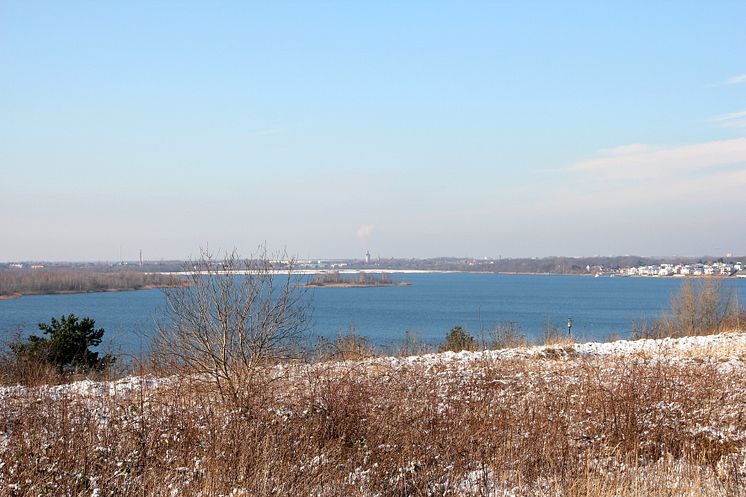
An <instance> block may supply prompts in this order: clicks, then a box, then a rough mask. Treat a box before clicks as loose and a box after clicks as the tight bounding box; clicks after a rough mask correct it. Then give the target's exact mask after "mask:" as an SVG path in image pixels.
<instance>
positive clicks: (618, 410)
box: [0, 335, 746, 497]
mask: <svg viewBox="0 0 746 497" xmlns="http://www.w3.org/2000/svg"><path fill="white" fill-rule="evenodd" d="M729 337H730V339H729V341H727V342H723V347H724V348H725V349H724V350H726V351H727V353H726V356H727V360H726V357H720V358H718V359H713V360H711V359H710V357H715V356H716V355H715V354H712V353H711V352H712V349H709V350H708V352H707V354H706V355H705V354H701V353H697V352H696V350H695V352H691V351H689V352H688V353H686V354H683V353H677V352H675V351H673V350H669V349H666V350H663V349H662V348H661V349H656V348H655V347H648V349H647V350H648V351H649V353H639V352H635V353H632V354H630V355H614V356H601V355H593V354H585V353H581V352H579V351H581V350H583V349H580V348H578V349H577V350H576V348H574V347H573V346H563V347H559V346H556V347H553V346H548V347H544V348H540V349H532V350H528V351H526V354H527V353H528V352H531V355H525V354H524V355H522V354H513V353H512V351H503V352H497V353H493V354H492V355H490V354H480V353H468V352H463V353H460V354H454V353H446V354H439V355H431V356H420V357H416V358H409V359H396V358H380V359H370V360H366V361H347V362H323V363H317V364H314V365H297V364H296V365H286V366H284V367H275V368H272V369H271V373H270V376H271V377H272V379H273V381H269V382H262V384H261V389H255V390H254V391H252V393H251V395H247V396H244V397H242V398H241V402H240V404H235V403H233V402H230V401H226V399H225V398H224V397H223V396H221V395H220V393H219V392H218V391H217V388H216V387H215V386H214V384H212V386H211V384H208V383H204V382H200V381H191V380H190V379H189V377H169V378H166V379H162V380H158V381H156V380H154V379H153V378H152V377H147V376H143V377H138V378H127V379H125V380H121V381H120V382H118V383H117V382H114V383H92V382H88V383H85V382H84V383H78V384H73V385H63V386H58V387H40V388H22V387H7V388H5V389H3V390H0V392H1V393H2V399H3V409H2V411H0V494H2V495H8V496H16V495H18V496H20V495H24V496H25V495H143V496H156V495H158V496H160V495H179V496H197V495H203V496H204V495H210V496H220V495H223V496H234V497H235V496H254V495H318V496H326V495H328V496H337V495H353V496H354V495H361V496H362V495H365V496H373V495H383V496H387V495H434V496H437V495H444V496H445V495H495V496H523V495H525V496H533V495H563V496H612V495H614V496H632V495H640V496H642V495H645V496H664V495H666V496H668V495H677V496H678V495H681V496H683V495H687V496H689V495H691V496H695V495H717V496H734V495H739V493H744V492H746V374H745V373H746V367H745V365H744V361H746V349H745V348H744V344H746V340H745V339H744V337H743V335H729ZM736 339H737V340H736ZM635 343H636V342H635ZM500 354H502V355H500ZM268 371H270V370H268ZM265 378H266V377H265Z"/></svg>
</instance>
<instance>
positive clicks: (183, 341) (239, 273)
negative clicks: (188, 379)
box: [153, 248, 309, 404]
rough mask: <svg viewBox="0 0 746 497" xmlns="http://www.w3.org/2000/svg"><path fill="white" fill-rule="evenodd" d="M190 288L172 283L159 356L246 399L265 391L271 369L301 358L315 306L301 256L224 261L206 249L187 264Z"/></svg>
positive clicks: (228, 258) (232, 256)
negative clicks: (298, 269) (299, 269)
mask: <svg viewBox="0 0 746 497" xmlns="http://www.w3.org/2000/svg"><path fill="white" fill-rule="evenodd" d="M188 269H189V271H188V278H189V283H190V285H189V286H185V287H177V288H169V289H166V290H165V291H164V293H165V296H166V305H167V307H166V313H165V314H166V315H165V316H164V317H165V320H164V322H163V323H162V324H161V325H159V328H158V332H157V335H156V338H155V341H154V347H153V350H154V353H155V357H156V359H157V360H164V361H165V362H167V365H169V366H172V367H174V368H175V369H176V371H177V372H180V373H182V374H186V375H193V376H192V377H193V378H194V379H195V380H200V379H205V380H209V381H212V382H214V383H215V384H216V385H217V387H218V389H219V391H220V392H221V394H222V396H223V398H224V399H226V400H230V401H232V402H235V403H241V404H242V403H244V401H245V400H246V399H247V398H248V396H250V395H252V394H254V393H257V392H259V391H260V390H261V383H262V380H264V379H270V378H269V376H267V375H264V374H262V373H264V372H267V371H268V368H267V366H270V365H273V364H275V363H277V362H278V361H281V360H287V359H290V358H293V357H295V356H296V353H297V352H298V343H297V342H298V340H299V339H300V338H301V337H302V336H303V335H304V334H305V332H306V331H307V327H308V323H309V312H308V311H309V303H308V299H307V298H306V291H305V290H304V285H302V284H301V283H302V282H301V281H299V279H298V277H297V275H296V274H295V261H294V260H293V259H288V258H287V257H282V256H281V257H277V258H274V259H270V258H269V257H268V256H267V253H266V249H264V248H262V249H260V252H259V253H258V254H257V255H255V256H252V257H251V258H249V259H241V258H240V257H239V256H238V255H237V253H236V252H235V251H234V252H232V253H230V254H227V255H226V256H225V257H224V258H223V259H222V260H219V259H216V258H215V257H214V256H213V255H212V254H211V253H210V252H209V251H207V250H202V251H201V252H200V258H199V259H198V260H196V261H192V262H191V263H190V266H189V268H188Z"/></svg>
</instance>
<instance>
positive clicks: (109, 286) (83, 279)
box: [0, 270, 183, 298]
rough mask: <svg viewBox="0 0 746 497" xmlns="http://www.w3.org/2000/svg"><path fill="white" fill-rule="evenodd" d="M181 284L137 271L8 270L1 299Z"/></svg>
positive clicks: (0, 282) (1, 278)
mask: <svg viewBox="0 0 746 497" xmlns="http://www.w3.org/2000/svg"><path fill="white" fill-rule="evenodd" d="M180 284H183V282H182V280H180V279H178V278H176V277H173V276H168V275H162V274H147V273H140V272H136V271H117V272H110V273H103V272H94V271H47V270H29V271H26V270H22V271H13V270H6V271H0V298H3V297H6V298H7V297H18V296H21V295H39V294H53V293H85V292H105V291H115V290H140V289H143V288H157V287H170V286H177V285H180Z"/></svg>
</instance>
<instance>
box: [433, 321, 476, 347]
mask: <svg viewBox="0 0 746 497" xmlns="http://www.w3.org/2000/svg"><path fill="white" fill-rule="evenodd" d="M475 349H476V342H475V341H474V337H473V336H471V335H470V334H469V332H468V331H466V330H465V329H463V328H462V327H461V326H454V327H453V328H452V329H451V331H450V332H449V333H448V334H447V335H446V343H444V344H443V345H441V346H440V347H438V351H439V352H448V351H451V352H460V351H462V350H475Z"/></svg>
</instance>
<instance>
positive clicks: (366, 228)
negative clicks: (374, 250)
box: [355, 224, 373, 240]
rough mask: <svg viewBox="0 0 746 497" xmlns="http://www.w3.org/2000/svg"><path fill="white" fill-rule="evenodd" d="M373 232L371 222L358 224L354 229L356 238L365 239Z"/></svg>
mask: <svg viewBox="0 0 746 497" xmlns="http://www.w3.org/2000/svg"><path fill="white" fill-rule="evenodd" d="M372 234H373V225H372V224H364V225H362V226H360V227H359V228H358V229H357V231H355V236H356V237H357V239H358V240H367V239H368V238H370V235H372Z"/></svg>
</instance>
